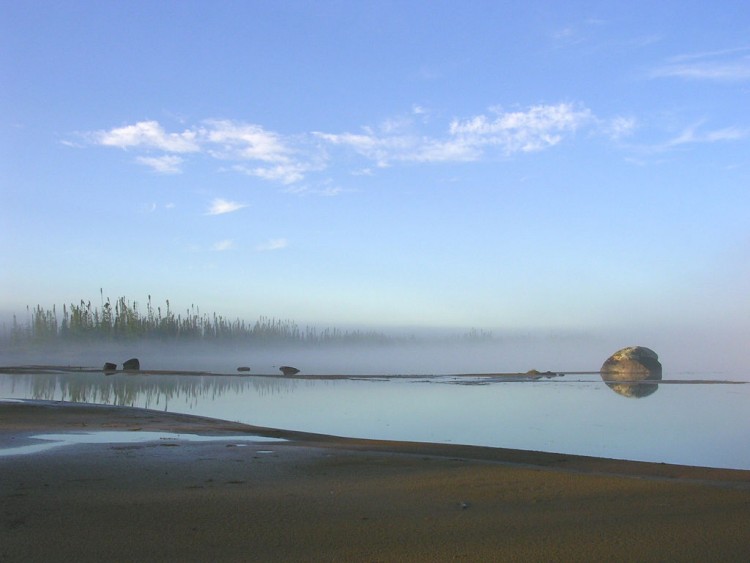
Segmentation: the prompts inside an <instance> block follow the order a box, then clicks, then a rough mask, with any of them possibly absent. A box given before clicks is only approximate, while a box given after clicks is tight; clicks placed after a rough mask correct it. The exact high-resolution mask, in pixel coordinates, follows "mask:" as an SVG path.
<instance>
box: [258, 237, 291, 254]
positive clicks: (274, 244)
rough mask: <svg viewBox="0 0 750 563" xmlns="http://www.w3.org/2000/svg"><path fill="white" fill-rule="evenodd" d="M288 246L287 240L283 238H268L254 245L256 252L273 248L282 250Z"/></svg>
mask: <svg viewBox="0 0 750 563" xmlns="http://www.w3.org/2000/svg"><path fill="white" fill-rule="evenodd" d="M288 246H289V241H287V240H286V239H285V238H274V239H269V240H267V241H266V242H263V243H261V244H259V245H257V246H256V247H255V250H256V251H258V252H271V251H273V250H282V249H284V248H286V247H288Z"/></svg>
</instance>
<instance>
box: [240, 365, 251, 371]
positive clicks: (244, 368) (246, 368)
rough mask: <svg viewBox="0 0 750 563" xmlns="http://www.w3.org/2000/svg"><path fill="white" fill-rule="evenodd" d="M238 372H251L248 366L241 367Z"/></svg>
mask: <svg viewBox="0 0 750 563" xmlns="http://www.w3.org/2000/svg"><path fill="white" fill-rule="evenodd" d="M237 371H250V368H249V367H247V366H240V367H238V368H237Z"/></svg>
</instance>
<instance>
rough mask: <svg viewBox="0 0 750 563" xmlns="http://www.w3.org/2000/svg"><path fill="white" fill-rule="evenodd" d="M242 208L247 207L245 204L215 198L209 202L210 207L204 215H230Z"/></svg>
mask: <svg viewBox="0 0 750 563" xmlns="http://www.w3.org/2000/svg"><path fill="white" fill-rule="evenodd" d="M243 207H247V204H245V203H237V202H236V201H227V200H225V199H221V198H217V199H215V200H213V201H212V202H211V207H209V208H208V211H207V212H206V215H223V214H224V213H232V212H233V211H237V210H238V209H242V208H243Z"/></svg>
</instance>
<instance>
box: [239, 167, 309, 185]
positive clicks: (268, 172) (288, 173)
mask: <svg viewBox="0 0 750 563" xmlns="http://www.w3.org/2000/svg"><path fill="white" fill-rule="evenodd" d="M232 169H233V170H235V171H237V172H242V173H243V174H247V175H248V176H255V177H256V178H262V179H264V180H271V181H277V182H281V183H282V184H293V183H295V182H299V181H300V180H302V179H304V177H305V172H307V171H308V168H307V167H306V166H304V165H302V164H299V163H286V164H278V165H276V166H257V167H254V168H253V167H249V166H243V165H241V164H238V165H235V166H233V167H232Z"/></svg>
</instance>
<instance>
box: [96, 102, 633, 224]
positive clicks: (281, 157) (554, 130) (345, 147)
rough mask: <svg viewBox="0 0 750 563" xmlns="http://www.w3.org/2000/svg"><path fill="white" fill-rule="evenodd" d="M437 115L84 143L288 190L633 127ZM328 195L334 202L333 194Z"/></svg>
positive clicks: (147, 132)
mask: <svg viewBox="0 0 750 563" xmlns="http://www.w3.org/2000/svg"><path fill="white" fill-rule="evenodd" d="M434 115H435V114H433V112H431V111H430V110H428V109H427V108H425V107H424V106H421V105H414V106H412V108H411V110H410V111H407V112H406V113H405V114H403V115H400V116H395V117H392V118H389V119H385V120H383V121H382V122H381V123H380V124H379V125H377V126H365V127H362V128H361V129H359V130H358V131H355V132H352V131H341V132H324V131H315V132H309V133H299V134H294V135H282V134H280V133H278V132H274V131H269V130H268V129H266V128H264V127H263V126H261V125H259V124H253V123H245V122H241V121H233V120H229V119H209V120H204V121H201V122H199V124H198V125H195V126H192V127H188V128H186V129H184V130H182V131H181V132H169V131H167V130H165V128H164V127H163V126H162V125H161V124H160V123H158V122H156V121H141V122H138V123H135V124H133V125H126V126H123V127H117V128H113V129H110V130H107V131H96V132H92V133H88V134H84V138H85V139H86V140H87V141H88V142H89V143H91V144H94V145H98V146H103V147H116V148H121V149H124V150H129V151H133V152H136V151H138V152H140V154H137V156H136V158H135V160H136V161H137V162H138V163H139V164H142V165H144V166H147V167H149V168H150V169H152V170H154V171H156V172H159V173H163V174H176V173H179V172H181V171H182V168H183V166H184V165H185V164H186V162H187V160H188V159H190V158H198V157H202V158H209V159H213V160H216V161H219V162H222V165H221V166H220V167H219V168H220V169H221V170H231V171H234V172H237V173H240V174H244V175H247V176H250V177H254V178H259V179H262V180H265V181H269V182H274V183H279V184H282V185H285V186H291V185H295V184H298V183H301V182H303V181H304V180H306V179H307V177H308V176H309V175H310V174H312V173H315V172H322V171H324V170H326V169H327V168H328V167H329V166H330V165H331V161H332V159H333V158H334V157H337V156H338V157H341V156H342V154H341V152H342V151H344V157H346V152H347V151H348V152H349V154H350V155H351V154H353V155H355V156H358V157H360V158H362V159H364V161H365V162H364V163H362V162H360V163H358V164H355V165H354V166H353V167H352V169H353V170H360V171H362V170H365V171H367V173H372V172H373V170H374V169H377V168H378V167H380V168H383V167H389V166H393V165H394V164H396V163H399V162H401V163H403V162H411V163H420V162H421V163H441V162H470V161H478V160H481V159H483V158H493V157H496V156H497V155H498V154H500V155H503V156H510V155H513V154H522V153H534V152H539V151H544V150H547V149H550V148H552V147H555V146H556V145H559V144H560V143H562V142H564V141H565V140H567V139H569V138H572V137H573V136H574V135H575V133H576V132H577V131H578V130H581V129H584V128H588V129H598V130H602V131H605V132H607V134H608V136H609V137H611V138H618V137H621V136H623V135H625V134H627V133H628V132H629V131H631V130H632V128H633V125H634V121H628V119H627V118H617V117H616V118H611V119H601V118H598V117H596V116H595V115H594V114H593V112H592V111H591V110H590V109H588V108H587V107H585V106H584V105H582V104H572V103H557V104H539V105H534V106H530V107H526V108H522V109H515V110H513V111H506V110H503V109H502V108H498V107H493V108H490V109H489V110H487V111H486V112H485V113H481V114H478V115H473V116H468V117H463V118H454V119H453V120H452V121H450V122H447V123H445V124H444V125H443V127H442V128H441V127H440V125H439V124H437V123H435V119H434ZM441 129H442V130H441ZM428 130H429V132H428ZM336 193H338V192H336ZM323 195H335V194H334V193H333V192H331V191H330V190H329V191H327V192H326V193H325V194H323ZM218 209H228V208H227V207H226V206H218ZM229 210H230V211H234V210H236V209H229ZM226 212H229V211H217V212H210V213H211V214H219V213H226Z"/></svg>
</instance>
